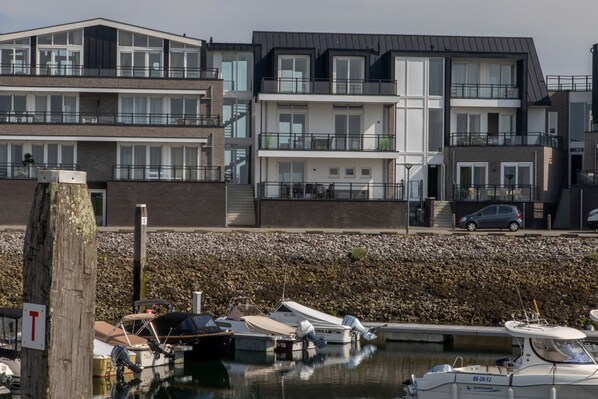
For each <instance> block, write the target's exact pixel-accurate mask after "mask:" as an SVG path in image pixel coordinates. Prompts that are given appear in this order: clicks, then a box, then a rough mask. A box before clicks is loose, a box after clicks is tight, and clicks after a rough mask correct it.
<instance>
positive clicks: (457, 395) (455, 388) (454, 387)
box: [451, 383, 459, 399]
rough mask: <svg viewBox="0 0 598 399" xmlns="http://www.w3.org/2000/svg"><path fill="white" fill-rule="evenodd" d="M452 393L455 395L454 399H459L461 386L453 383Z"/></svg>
mask: <svg viewBox="0 0 598 399" xmlns="http://www.w3.org/2000/svg"><path fill="white" fill-rule="evenodd" d="M451 393H452V394H453V396H452V399H457V398H458V397H459V385H457V384H456V383H453V386H452V387H451Z"/></svg>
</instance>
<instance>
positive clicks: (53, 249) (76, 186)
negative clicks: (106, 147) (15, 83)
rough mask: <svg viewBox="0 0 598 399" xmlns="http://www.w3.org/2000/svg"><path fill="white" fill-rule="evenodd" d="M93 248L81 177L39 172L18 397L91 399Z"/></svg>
mask: <svg viewBox="0 0 598 399" xmlns="http://www.w3.org/2000/svg"><path fill="white" fill-rule="evenodd" d="M96 249H97V241H96V224H95V217H94V213H93V209H92V206H91V200H90V197H89V192H88V190H87V184H86V174H85V172H73V171H63V170H61V171H58V170H48V171H40V172H39V175H38V184H37V188H36V190H35V198H34V201H33V207H32V209H31V213H30V216H29V224H28V226H27V232H26V234H25V245H24V250H23V255H24V261H23V302H24V303H23V332H22V350H21V362H22V363H21V376H22V378H21V398H27V399H50V398H52V399H58V398H77V399H79V398H81V399H83V398H85V399H87V398H91V396H92V393H93V392H92V352H93V324H94V320H95V298H96V281H97V255H96Z"/></svg>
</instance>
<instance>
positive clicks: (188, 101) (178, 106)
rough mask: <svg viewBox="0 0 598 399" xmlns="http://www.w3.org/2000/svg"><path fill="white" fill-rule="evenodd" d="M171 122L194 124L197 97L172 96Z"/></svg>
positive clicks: (197, 104) (197, 103) (196, 118)
mask: <svg viewBox="0 0 598 399" xmlns="http://www.w3.org/2000/svg"><path fill="white" fill-rule="evenodd" d="M170 113H171V118H172V123H176V124H177V125H196V124H197V122H198V115H199V99H198V98H197V97H173V98H171V99H170Z"/></svg>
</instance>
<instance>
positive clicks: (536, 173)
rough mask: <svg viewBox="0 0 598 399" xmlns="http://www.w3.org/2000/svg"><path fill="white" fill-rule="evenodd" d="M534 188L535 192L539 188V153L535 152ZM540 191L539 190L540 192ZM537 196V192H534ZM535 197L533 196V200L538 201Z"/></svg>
mask: <svg viewBox="0 0 598 399" xmlns="http://www.w3.org/2000/svg"><path fill="white" fill-rule="evenodd" d="M533 184H534V186H533V188H534V190H535V188H536V187H538V151H534V182H533ZM539 191H540V190H538V192H539ZM534 194H535V192H534ZM535 197H536V196H535V195H532V199H534V200H535V199H536V198H535Z"/></svg>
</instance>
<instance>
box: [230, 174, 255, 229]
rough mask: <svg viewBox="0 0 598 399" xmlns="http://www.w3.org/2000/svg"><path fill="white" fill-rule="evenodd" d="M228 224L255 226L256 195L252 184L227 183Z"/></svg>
mask: <svg viewBox="0 0 598 399" xmlns="http://www.w3.org/2000/svg"><path fill="white" fill-rule="evenodd" d="M226 191H227V194H226V210H227V213H226V225H227V226H233V227H234V226H245V227H249V226H251V227H253V226H255V225H256V219H255V196H254V194H253V185H251V184H227V185H226Z"/></svg>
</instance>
